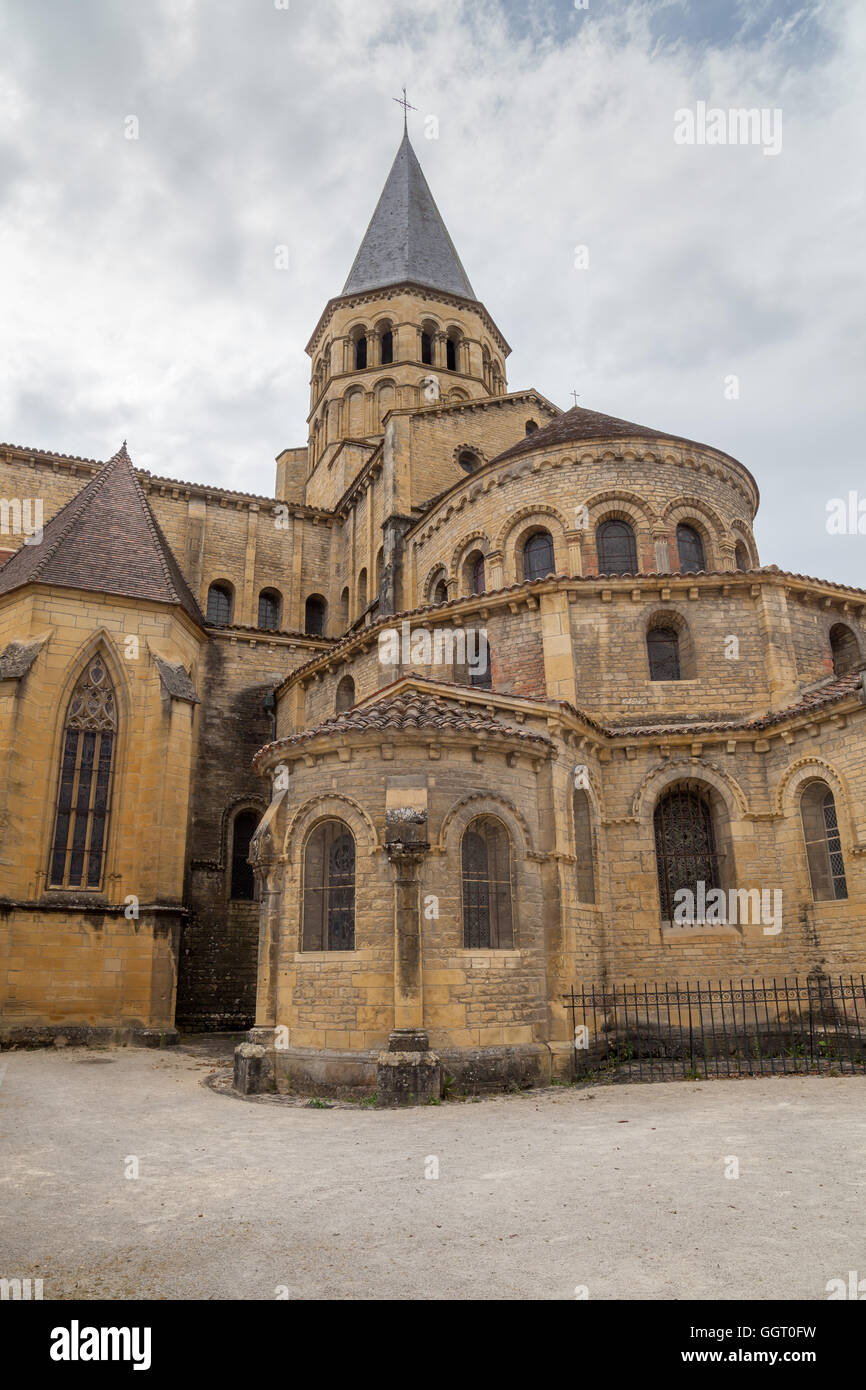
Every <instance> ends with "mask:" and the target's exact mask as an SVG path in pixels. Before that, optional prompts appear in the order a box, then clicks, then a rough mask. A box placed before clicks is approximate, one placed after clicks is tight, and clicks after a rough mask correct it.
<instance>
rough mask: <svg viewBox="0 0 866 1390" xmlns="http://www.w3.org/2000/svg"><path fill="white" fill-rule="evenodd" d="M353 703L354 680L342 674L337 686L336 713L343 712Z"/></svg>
mask: <svg viewBox="0 0 866 1390" xmlns="http://www.w3.org/2000/svg"><path fill="white" fill-rule="evenodd" d="M354 703H355V682H354V681H353V680H352V677H351V676H344V677H343V679H342V680H341V681H340V684H339V685H338V686H337V702H336V713H337V714H345V712H346V710H347V709H351V708H352V706H353V704H354Z"/></svg>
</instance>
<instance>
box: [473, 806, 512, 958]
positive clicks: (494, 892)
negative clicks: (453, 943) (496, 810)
mask: <svg viewBox="0 0 866 1390" xmlns="http://www.w3.org/2000/svg"><path fill="white" fill-rule="evenodd" d="M461 852H462V861H463V944H464V946H465V947H466V948H467V950H485V949H486V950H497V949H498V950H502V949H509V948H510V947H511V946H513V944H514V914H513V909H512V887H511V841H510V839H509V835H508V831H507V830H506V829H505V826H504V825H502V823H501V822H500V821H498V820H495V819H494V818H493V817H492V816H479V817H477V818H476V819H475V820H474V821H472V822H471V824H470V825H469V826H467V828H466V830H465V831H464V834H463V844H462V850H461Z"/></svg>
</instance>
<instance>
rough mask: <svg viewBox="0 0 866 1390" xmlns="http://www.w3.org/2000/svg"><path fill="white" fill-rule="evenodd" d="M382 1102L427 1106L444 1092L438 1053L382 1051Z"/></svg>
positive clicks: (379, 1086) (389, 1106) (379, 1087)
mask: <svg viewBox="0 0 866 1390" xmlns="http://www.w3.org/2000/svg"><path fill="white" fill-rule="evenodd" d="M376 1090H377V1092H378V1101H379V1105H380V1106H382V1107H384V1108H386V1109H396V1108H398V1107H399V1106H403V1105H426V1104H427V1103H428V1102H429V1101H431V1100H438V1099H439V1097H440V1095H441V1093H442V1066H441V1063H440V1061H439V1058H438V1056H437V1055H436V1053H435V1052H429V1051H427V1052H380V1053H379V1056H378V1057H377V1059H376Z"/></svg>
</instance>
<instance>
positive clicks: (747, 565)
mask: <svg viewBox="0 0 866 1390" xmlns="http://www.w3.org/2000/svg"><path fill="white" fill-rule="evenodd" d="M734 561H735V563H736V566H737V569H738V570H741V571H742V572H743V573H745V571H746V570H749V569H751V567H752V566H751V561H750V560H749V552H748V550H747V549H746V547H745V545H744V544H743V542H742V541H737V544H736V546H735V547H734Z"/></svg>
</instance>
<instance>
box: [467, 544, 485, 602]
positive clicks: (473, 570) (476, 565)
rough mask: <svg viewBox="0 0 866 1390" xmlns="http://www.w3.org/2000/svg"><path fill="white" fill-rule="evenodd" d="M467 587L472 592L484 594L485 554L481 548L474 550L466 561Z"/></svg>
mask: <svg viewBox="0 0 866 1390" xmlns="http://www.w3.org/2000/svg"><path fill="white" fill-rule="evenodd" d="M465 573H466V587H467V588H468V590H469V592H470V594H483V593H484V586H485V583H486V579H487V576H486V573H485V567H484V556H483V555H482V554H481V551H480V550H473V552H472V554H471V555H470V556H469V558H468V560H467V561H466V570H465Z"/></svg>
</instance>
